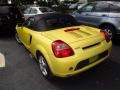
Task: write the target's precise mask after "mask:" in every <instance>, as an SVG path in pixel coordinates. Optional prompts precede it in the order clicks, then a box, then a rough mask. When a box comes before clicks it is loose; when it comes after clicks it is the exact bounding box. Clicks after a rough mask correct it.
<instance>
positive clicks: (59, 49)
mask: <svg viewBox="0 0 120 90" xmlns="http://www.w3.org/2000/svg"><path fill="white" fill-rule="evenodd" d="M52 50H53V53H54V55H55V56H56V57H57V58H63V57H68V56H72V55H73V54H74V52H73V50H72V48H71V47H70V46H69V45H68V44H66V43H65V42H63V41H61V40H56V41H54V42H53V43H52Z"/></svg>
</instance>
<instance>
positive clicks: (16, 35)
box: [15, 32, 22, 44]
mask: <svg viewBox="0 0 120 90" xmlns="http://www.w3.org/2000/svg"><path fill="white" fill-rule="evenodd" d="M15 39H16V41H17V42H18V43H19V44H22V43H21V41H20V39H19V36H18V34H17V32H16V33H15Z"/></svg>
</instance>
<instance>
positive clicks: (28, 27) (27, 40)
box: [20, 17, 35, 49]
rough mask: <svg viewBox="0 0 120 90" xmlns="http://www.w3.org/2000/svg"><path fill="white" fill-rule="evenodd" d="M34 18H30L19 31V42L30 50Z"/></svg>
mask: <svg viewBox="0 0 120 90" xmlns="http://www.w3.org/2000/svg"><path fill="white" fill-rule="evenodd" d="M34 20H35V19H34V18H33V17H30V18H29V19H28V20H27V21H26V22H25V23H24V24H23V26H22V29H21V36H20V37H21V41H22V43H23V44H24V45H25V47H26V48H28V49H29V48H30V44H31V39H32V32H33V30H32V29H33V26H34Z"/></svg>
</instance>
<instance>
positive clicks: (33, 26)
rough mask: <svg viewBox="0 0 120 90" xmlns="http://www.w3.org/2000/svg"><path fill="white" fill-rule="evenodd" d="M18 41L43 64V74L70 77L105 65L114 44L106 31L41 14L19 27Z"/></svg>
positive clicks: (60, 15) (59, 16) (67, 17)
mask: <svg viewBox="0 0 120 90" xmlns="http://www.w3.org/2000/svg"><path fill="white" fill-rule="evenodd" d="M16 40H17V41H18V43H22V44H23V45H24V46H25V47H26V48H27V49H28V50H29V51H30V53H31V55H32V56H33V57H35V58H36V60H38V62H39V66H40V71H41V73H42V75H43V76H44V77H46V78H48V79H50V78H52V77H53V76H59V77H68V76H72V75H75V74H78V73H81V72H83V71H86V70H88V69H89V68H92V67H94V66H95V65H97V64H99V63H101V62H103V61H104V60H105V59H106V58H108V57H109V54H110V52H111V47H112V43H111V40H110V38H109V36H108V34H107V33H106V32H105V31H100V29H97V28H93V27H89V26H84V25H79V23H78V22H77V21H76V20H75V19H74V18H73V17H72V16H71V15H66V14H60V13H48V14H39V15H35V16H33V17H29V18H28V19H27V20H26V21H25V23H24V24H22V25H20V24H18V25H17V26H16Z"/></svg>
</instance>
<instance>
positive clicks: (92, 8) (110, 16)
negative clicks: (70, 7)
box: [72, 1, 120, 40]
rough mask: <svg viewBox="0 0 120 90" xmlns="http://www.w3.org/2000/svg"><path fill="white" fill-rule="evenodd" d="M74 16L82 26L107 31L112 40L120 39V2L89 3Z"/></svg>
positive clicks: (74, 13)
mask: <svg viewBox="0 0 120 90" xmlns="http://www.w3.org/2000/svg"><path fill="white" fill-rule="evenodd" d="M72 15H73V16H74V17H75V18H76V20H78V21H79V22H80V23H82V24H85V25H91V26H96V27H98V28H100V29H102V30H105V31H107V32H108V34H109V37H110V38H111V39H112V40H114V39H115V38H119V37H120V2H118V1H96V2H92V3H88V4H86V5H85V6H83V7H82V8H81V9H79V10H77V11H75V12H73V13H72Z"/></svg>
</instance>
